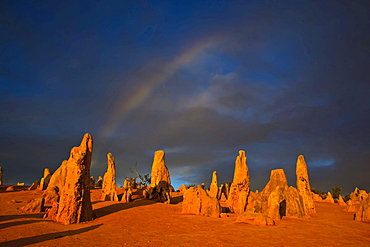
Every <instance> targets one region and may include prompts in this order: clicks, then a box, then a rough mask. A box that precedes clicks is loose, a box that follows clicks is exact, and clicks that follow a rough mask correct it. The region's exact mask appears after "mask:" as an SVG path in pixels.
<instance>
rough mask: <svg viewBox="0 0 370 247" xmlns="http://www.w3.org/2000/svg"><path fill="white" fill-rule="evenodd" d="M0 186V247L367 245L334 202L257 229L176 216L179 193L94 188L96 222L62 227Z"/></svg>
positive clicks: (360, 226)
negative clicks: (114, 196)
mask: <svg viewBox="0 0 370 247" xmlns="http://www.w3.org/2000/svg"><path fill="white" fill-rule="evenodd" d="M5 188H6V186H1V187H0V190H1V191H0V246H211V245H212V246H267V245H270V246H271V245H273V246H338V245H346V246H370V224H369V223H365V222H359V221H355V220H353V213H348V212H344V211H343V209H344V208H345V206H340V205H338V204H331V203H325V202H322V203H317V202H316V203H315V204H316V211H317V213H316V214H311V215H310V216H311V217H310V218H309V219H294V218H288V217H284V218H283V220H279V221H276V225H275V226H267V227H262V226H254V225H250V224H246V223H235V220H236V217H237V215H236V214H229V217H225V218H218V219H217V218H209V217H202V216H196V215H182V214H180V212H181V203H182V193H180V192H175V193H174V194H173V198H172V204H163V203H159V202H155V201H151V200H147V199H142V198H139V196H138V195H134V196H133V199H134V201H133V202H130V203H121V202H113V201H104V202H103V201H100V199H101V190H100V189H94V190H91V198H92V203H93V209H94V212H95V214H96V216H97V218H96V219H94V220H93V221H89V222H86V223H80V224H72V225H62V224H60V223H56V222H53V221H49V220H45V219H43V218H42V217H43V213H29V214H27V213H22V212H21V211H20V210H19V208H21V207H22V206H23V205H25V204H26V202H27V201H29V200H30V199H33V198H37V197H40V196H41V195H42V192H40V191H37V190H33V191H27V190H24V189H25V188H26V187H21V186H15V188H16V190H15V191H13V192H6V191H5ZM118 194H119V195H120V194H122V189H119V190H118ZM12 200H15V201H16V202H14V201H12Z"/></svg>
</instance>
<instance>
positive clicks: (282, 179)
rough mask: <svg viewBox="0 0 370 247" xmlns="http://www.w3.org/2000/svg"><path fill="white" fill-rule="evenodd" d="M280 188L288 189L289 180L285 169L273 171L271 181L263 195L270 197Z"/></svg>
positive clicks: (264, 189)
mask: <svg viewBox="0 0 370 247" xmlns="http://www.w3.org/2000/svg"><path fill="white" fill-rule="evenodd" d="M278 186H279V187H280V188H282V189H287V188H288V180H287V178H286V175H285V172H284V170H283V169H275V170H271V173H270V180H269V181H268V182H267V184H266V186H265V188H263V190H262V191H261V193H262V194H263V195H270V194H271V193H272V191H274V190H275V188H276V187H278Z"/></svg>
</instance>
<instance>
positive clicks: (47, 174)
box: [39, 168, 52, 190]
mask: <svg viewBox="0 0 370 247" xmlns="http://www.w3.org/2000/svg"><path fill="white" fill-rule="evenodd" d="M51 175H52V173H51V171H50V169H49V168H45V169H44V176H43V177H42V178H41V180H40V186H39V190H46V188H47V187H48V185H49V182H50V178H51Z"/></svg>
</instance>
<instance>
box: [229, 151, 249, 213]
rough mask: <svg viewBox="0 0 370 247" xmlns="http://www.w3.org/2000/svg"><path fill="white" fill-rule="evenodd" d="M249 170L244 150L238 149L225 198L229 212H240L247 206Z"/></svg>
mask: <svg viewBox="0 0 370 247" xmlns="http://www.w3.org/2000/svg"><path fill="white" fill-rule="evenodd" d="M249 183H250V181H249V171H248V166H247V157H246V156H245V151H243V150H240V151H239V155H238V156H237V157H236V160H235V170H234V179H233V182H232V184H231V187H230V192H229V196H228V200H227V204H228V207H229V208H230V211H231V212H235V213H238V214H242V213H243V212H244V211H245V209H246V206H247V202H248V195H249V191H250V189H249Z"/></svg>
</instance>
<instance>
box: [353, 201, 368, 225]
mask: <svg viewBox="0 0 370 247" xmlns="http://www.w3.org/2000/svg"><path fill="white" fill-rule="evenodd" d="M355 218H356V220H358V221H365V222H370V196H367V197H366V198H365V199H364V200H362V201H361V203H360V206H359V208H358V210H357V212H356V216H355Z"/></svg>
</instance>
